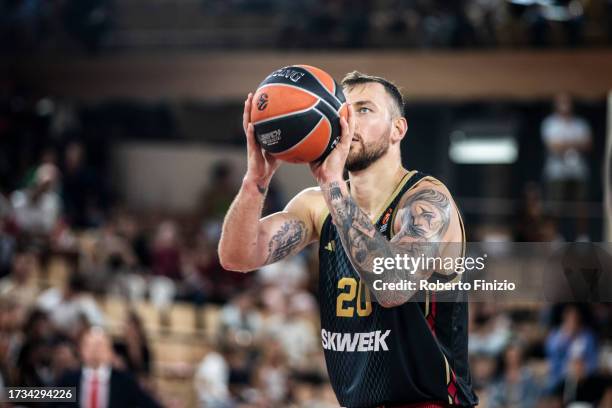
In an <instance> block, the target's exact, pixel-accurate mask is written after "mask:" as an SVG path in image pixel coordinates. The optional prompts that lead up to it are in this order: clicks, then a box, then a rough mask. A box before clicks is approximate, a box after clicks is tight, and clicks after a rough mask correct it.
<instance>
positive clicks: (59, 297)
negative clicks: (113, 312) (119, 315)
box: [37, 273, 104, 338]
mask: <svg viewBox="0 0 612 408" xmlns="http://www.w3.org/2000/svg"><path fill="white" fill-rule="evenodd" d="M37 304H38V306H39V307H40V308H41V309H42V310H45V311H46V312H47V313H49V316H50V317H51V320H52V321H53V323H54V324H55V325H56V326H57V327H58V329H60V330H62V331H64V332H65V333H67V334H68V335H70V336H71V337H72V338H76V337H77V336H78V335H79V330H80V329H82V328H83V327H82V326H83V324H85V325H94V326H102V325H104V315H103V314H102V312H101V311H100V309H99V307H98V305H97V304H96V301H95V300H94V298H93V296H91V294H89V293H87V292H85V279H84V278H83V276H82V275H81V274H79V273H72V274H71V276H70V278H69V281H68V283H67V285H66V287H65V288H64V289H59V288H56V287H52V288H50V289H47V290H46V291H45V292H43V293H41V295H40V296H39V298H38V301H37Z"/></svg>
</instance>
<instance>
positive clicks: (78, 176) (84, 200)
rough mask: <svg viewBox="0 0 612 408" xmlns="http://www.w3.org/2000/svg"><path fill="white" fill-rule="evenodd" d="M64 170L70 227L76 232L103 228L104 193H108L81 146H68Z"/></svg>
mask: <svg viewBox="0 0 612 408" xmlns="http://www.w3.org/2000/svg"><path fill="white" fill-rule="evenodd" d="M62 170H63V178H62V198H63V201H64V207H65V214H66V218H67V220H68V223H69V224H70V225H71V226H72V227H74V228H85V227H94V226H98V225H100V224H101V222H102V215H101V212H102V211H101V209H100V205H101V191H102V192H103V191H104V189H103V186H102V185H101V183H100V182H99V180H97V177H96V174H95V172H94V170H93V169H92V168H91V167H90V166H89V165H88V164H87V157H86V152H85V147H84V146H83V144H82V143H81V142H77V141H75V142H71V143H70V144H68V146H67V147H66V151H65V157H64V166H63V169H62Z"/></svg>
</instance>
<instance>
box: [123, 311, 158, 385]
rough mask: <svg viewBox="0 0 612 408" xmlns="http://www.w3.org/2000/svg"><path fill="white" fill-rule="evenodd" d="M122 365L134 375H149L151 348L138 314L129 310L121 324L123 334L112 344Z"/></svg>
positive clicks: (143, 378)
mask: <svg viewBox="0 0 612 408" xmlns="http://www.w3.org/2000/svg"><path fill="white" fill-rule="evenodd" d="M114 349H115V353H116V354H117V356H118V357H119V358H120V359H121V362H122V363H123V367H124V368H125V369H126V370H127V371H129V372H130V373H132V374H133V375H135V376H136V377H138V378H140V379H142V380H146V379H148V377H149V376H150V375H151V360H152V356H151V348H150V347H149V341H148V339H147V334H146V331H145V329H144V326H143V324H142V320H141V319H140V316H138V314H137V313H136V311H134V310H130V312H129V313H128V315H127V319H126V321H125V323H124V325H123V336H122V339H121V340H120V341H117V342H115V344H114Z"/></svg>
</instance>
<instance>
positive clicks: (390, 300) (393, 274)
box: [321, 181, 428, 307]
mask: <svg viewBox="0 0 612 408" xmlns="http://www.w3.org/2000/svg"><path fill="white" fill-rule="evenodd" d="M321 188H322V191H323V196H324V197H325V200H326V202H327V206H328V207H329V210H330V213H331V215H332V218H333V220H334V223H335V225H336V230H337V231H338V234H339V235H340V239H341V241H342V245H343V247H344V249H345V252H346V254H347V255H348V257H349V259H350V261H351V263H352V264H353V267H354V268H355V270H356V271H357V272H358V273H359V276H360V278H361V280H362V281H363V282H364V283H365V284H366V286H367V287H368V289H369V290H370V292H372V294H373V295H374V297H375V299H376V300H377V301H378V302H379V303H380V304H381V305H382V306H384V307H392V306H396V305H399V304H402V303H405V302H407V301H408V300H410V298H411V297H412V296H413V295H414V294H415V293H416V290H404V291H397V290H376V288H375V283H374V282H375V281H382V282H384V283H390V282H401V281H414V282H415V286H418V284H417V282H418V281H419V280H420V279H423V278H425V277H426V276H427V275H428V274H427V272H426V271H421V270H416V271H408V270H406V269H398V268H391V269H385V270H384V272H382V273H375V272H374V270H375V268H374V262H375V261H374V260H375V259H376V258H384V259H386V258H393V259H395V258H396V256H397V255H401V256H404V255H409V256H420V252H419V251H420V246H419V245H418V244H414V245H410V246H406V245H398V244H394V243H391V242H389V241H388V240H387V239H386V238H385V237H384V236H383V235H382V234H381V233H380V232H379V231H378V230H377V229H376V227H375V226H374V225H373V224H372V222H371V221H370V219H369V218H368V216H367V214H366V213H365V212H364V211H363V210H361V208H359V206H358V205H357V204H356V203H355V201H354V200H353V199H352V198H351V196H350V194H349V193H348V189H347V188H346V185H345V183H344V182H341V181H332V182H329V183H325V184H323V185H322V186H321ZM417 252H418V253H417ZM411 272H414V273H411ZM378 283H379V284H380V283H381V282H378ZM376 286H378V287H379V288H380V285H376Z"/></svg>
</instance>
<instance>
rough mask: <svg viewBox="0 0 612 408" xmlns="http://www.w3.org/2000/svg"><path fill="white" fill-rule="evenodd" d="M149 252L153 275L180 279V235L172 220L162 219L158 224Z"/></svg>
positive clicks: (174, 279)
mask: <svg viewBox="0 0 612 408" xmlns="http://www.w3.org/2000/svg"><path fill="white" fill-rule="evenodd" d="M151 252H152V268H153V274H154V275H156V276H164V277H166V278H169V279H171V280H173V281H179V280H181V278H182V272H181V248H180V236H179V231H178V226H177V225H176V223H175V222H174V221H164V222H162V223H161V224H160V225H159V227H158V229H157V232H156V234H155V239H154V241H153V248H152V251H151Z"/></svg>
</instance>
